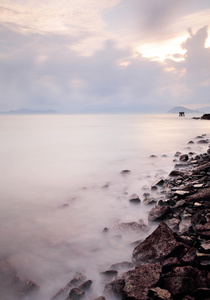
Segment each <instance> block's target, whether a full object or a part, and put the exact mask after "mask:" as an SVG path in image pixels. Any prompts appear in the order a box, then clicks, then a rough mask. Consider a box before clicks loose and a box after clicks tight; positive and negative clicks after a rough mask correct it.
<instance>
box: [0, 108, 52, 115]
mask: <svg viewBox="0 0 210 300" xmlns="http://www.w3.org/2000/svg"><path fill="white" fill-rule="evenodd" d="M56 113H57V112H56V111H55V110H52V109H48V110H33V109H27V108H22V109H18V110H10V111H6V112H0V114H8V115H10V114H12V115H16V114H17V115H28V114H56Z"/></svg>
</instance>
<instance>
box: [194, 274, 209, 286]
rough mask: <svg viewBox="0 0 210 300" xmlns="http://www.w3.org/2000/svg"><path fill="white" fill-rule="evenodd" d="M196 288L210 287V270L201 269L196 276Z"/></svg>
mask: <svg viewBox="0 0 210 300" xmlns="http://www.w3.org/2000/svg"><path fill="white" fill-rule="evenodd" d="M195 286H196V288H201V287H204V288H208V287H210V272H209V271H208V270H200V271H199V272H198V275H197V276H196V278H195Z"/></svg>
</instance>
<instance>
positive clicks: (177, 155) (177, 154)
mask: <svg viewBox="0 0 210 300" xmlns="http://www.w3.org/2000/svg"><path fill="white" fill-rule="evenodd" d="M181 154H182V153H181V152H179V151H177V152H176V153H175V154H174V157H179V156H180V155H181Z"/></svg>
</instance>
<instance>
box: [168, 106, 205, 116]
mask: <svg viewBox="0 0 210 300" xmlns="http://www.w3.org/2000/svg"><path fill="white" fill-rule="evenodd" d="M180 111H183V112H185V113H188V114H195V113H200V111H198V110H193V109H190V108H187V107H184V106H175V107H174V108H172V109H170V110H169V111H168V113H169V114H178V113H179V112H180Z"/></svg>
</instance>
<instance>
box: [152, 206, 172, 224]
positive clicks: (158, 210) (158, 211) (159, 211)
mask: <svg viewBox="0 0 210 300" xmlns="http://www.w3.org/2000/svg"><path fill="white" fill-rule="evenodd" d="M168 212H169V207H167V206H159V205H156V206H154V207H153V208H152V209H151V210H150V212H149V216H148V220H149V221H156V220H161V219H163V218H164V217H165V216H166V214H167V213H168Z"/></svg>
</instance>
